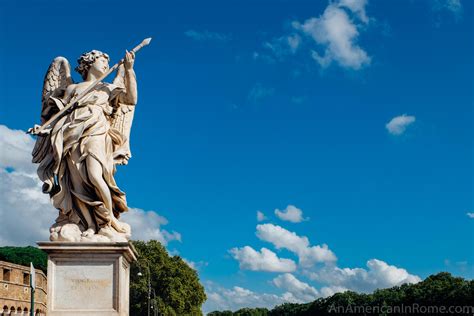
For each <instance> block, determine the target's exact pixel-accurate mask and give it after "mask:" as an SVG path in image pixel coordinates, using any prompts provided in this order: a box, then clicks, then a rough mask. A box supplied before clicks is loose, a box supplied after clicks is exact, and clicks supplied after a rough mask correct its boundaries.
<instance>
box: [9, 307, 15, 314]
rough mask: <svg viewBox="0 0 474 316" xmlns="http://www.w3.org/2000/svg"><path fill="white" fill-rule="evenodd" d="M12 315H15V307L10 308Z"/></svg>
mask: <svg viewBox="0 0 474 316" xmlns="http://www.w3.org/2000/svg"><path fill="white" fill-rule="evenodd" d="M10 314H15V307H13V306H12V307H10Z"/></svg>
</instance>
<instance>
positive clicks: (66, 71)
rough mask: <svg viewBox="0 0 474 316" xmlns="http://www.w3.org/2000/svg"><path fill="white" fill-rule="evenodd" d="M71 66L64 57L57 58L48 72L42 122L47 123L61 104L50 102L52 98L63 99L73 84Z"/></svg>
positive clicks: (44, 87) (44, 82)
mask: <svg viewBox="0 0 474 316" xmlns="http://www.w3.org/2000/svg"><path fill="white" fill-rule="evenodd" d="M72 83H73V81H72V78H71V66H70V65H69V62H68V60H67V59H66V58H64V57H61V56H59V57H56V58H55V59H54V60H53V62H52V63H51V65H50V66H49V68H48V71H47V72H46V75H45V76H44V81H43V93H42V95H41V105H42V108H41V122H42V123H43V122H45V121H46V120H48V119H49V118H50V117H51V116H52V115H54V114H55V113H56V112H57V111H59V110H60V108H59V107H60V106H61V105H60V104H58V103H57V102H50V99H49V98H50V97H62V96H63V94H64V91H65V90H66V88H67V87H68V86H69V85H70V84H72Z"/></svg>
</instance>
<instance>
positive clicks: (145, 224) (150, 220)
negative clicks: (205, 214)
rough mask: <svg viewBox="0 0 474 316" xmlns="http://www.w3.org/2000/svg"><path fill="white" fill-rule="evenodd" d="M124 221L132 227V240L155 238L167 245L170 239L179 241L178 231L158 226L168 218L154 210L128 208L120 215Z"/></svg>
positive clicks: (164, 223)
mask: <svg viewBox="0 0 474 316" xmlns="http://www.w3.org/2000/svg"><path fill="white" fill-rule="evenodd" d="M121 219H123V221H124V222H126V223H128V224H130V226H131V227H132V238H133V239H134V240H144V241H147V240H150V239H155V240H158V241H159V242H161V243H162V244H163V245H165V246H166V245H167V244H168V242H170V241H172V240H177V241H181V234H180V233H178V232H175V231H173V232H171V233H170V232H168V231H167V230H164V229H161V227H160V226H162V225H166V224H168V220H167V219H166V218H164V217H163V216H161V215H158V214H157V213H156V212H154V211H144V210H142V209H139V208H132V207H131V208H129V210H128V212H127V213H124V214H123V216H122V217H121Z"/></svg>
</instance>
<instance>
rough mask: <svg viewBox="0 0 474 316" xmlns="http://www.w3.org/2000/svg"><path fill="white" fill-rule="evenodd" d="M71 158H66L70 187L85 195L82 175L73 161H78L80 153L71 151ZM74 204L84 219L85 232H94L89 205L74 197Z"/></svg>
mask: <svg viewBox="0 0 474 316" xmlns="http://www.w3.org/2000/svg"><path fill="white" fill-rule="evenodd" d="M71 157H72V159H68V160H67V163H68V167H69V172H70V175H71V177H70V181H71V184H72V188H73V189H74V192H77V193H79V194H80V195H83V196H87V192H86V190H85V189H84V186H83V183H82V177H81V174H80V172H79V171H78V169H77V167H76V165H75V161H79V157H80V153H79V152H78V151H77V150H74V151H72V153H71ZM75 206H76V207H77V208H79V210H77V211H80V212H81V214H82V217H83V218H84V219H85V221H86V223H84V224H85V225H86V227H84V228H85V229H86V230H87V234H92V235H93V234H94V233H96V227H95V222H94V219H93V218H92V215H91V213H90V210H89V207H88V206H87V205H86V204H85V203H84V202H82V201H81V200H79V199H76V201H75Z"/></svg>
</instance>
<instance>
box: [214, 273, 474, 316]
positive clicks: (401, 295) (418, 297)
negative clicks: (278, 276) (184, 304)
mask: <svg viewBox="0 0 474 316" xmlns="http://www.w3.org/2000/svg"><path fill="white" fill-rule="evenodd" d="M407 314H408V315H410V314H411V315H422V314H423V315H436V314H439V315H441V314H444V315H473V314H474V281H473V280H465V279H463V278H458V277H453V276H452V275H451V274H449V273H447V272H441V273H438V274H435V275H431V276H429V277H427V278H426V279H425V280H424V281H422V282H420V283H417V284H403V285H401V286H395V287H392V288H388V289H383V290H376V291H374V292H373V293H371V294H361V293H356V292H352V291H347V292H344V293H337V294H334V295H332V296H330V297H327V298H319V299H317V300H315V301H314V302H311V303H307V304H290V303H286V304H283V305H279V306H277V307H275V308H273V309H271V310H269V309H266V308H243V309H240V310H238V311H235V312H231V311H215V312H212V313H209V314H208V315H209V316H290V315H291V316H293V315H294V316H303V315H304V316H306V315H354V316H355V315H407Z"/></svg>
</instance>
